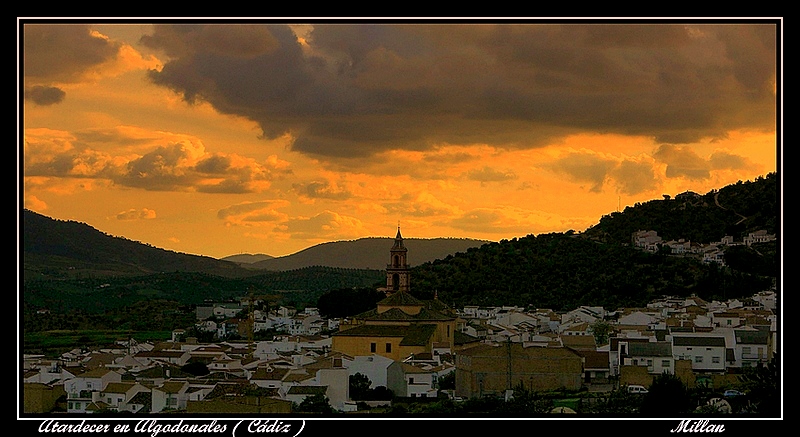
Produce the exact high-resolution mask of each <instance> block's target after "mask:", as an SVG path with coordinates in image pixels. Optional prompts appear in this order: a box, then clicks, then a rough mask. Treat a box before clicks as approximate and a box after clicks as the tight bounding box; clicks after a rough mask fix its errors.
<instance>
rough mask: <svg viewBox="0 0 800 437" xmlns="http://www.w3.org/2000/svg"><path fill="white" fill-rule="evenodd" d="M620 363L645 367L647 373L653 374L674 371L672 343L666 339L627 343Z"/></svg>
mask: <svg viewBox="0 0 800 437" xmlns="http://www.w3.org/2000/svg"><path fill="white" fill-rule="evenodd" d="M621 364H622V365H623V366H638V367H647V373H650V374H654V375H660V374H662V373H675V358H674V357H673V355H672V343H670V342H667V341H649V342H647V343H639V342H636V343H629V344H628V353H627V355H623V356H622V361H621Z"/></svg>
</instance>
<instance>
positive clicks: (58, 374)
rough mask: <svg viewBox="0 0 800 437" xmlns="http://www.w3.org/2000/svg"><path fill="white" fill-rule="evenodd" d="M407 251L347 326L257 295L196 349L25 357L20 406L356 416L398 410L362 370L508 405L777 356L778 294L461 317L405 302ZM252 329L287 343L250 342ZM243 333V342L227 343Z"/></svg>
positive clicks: (210, 320) (218, 313)
mask: <svg viewBox="0 0 800 437" xmlns="http://www.w3.org/2000/svg"><path fill="white" fill-rule="evenodd" d="M406 255H407V251H406V248H405V247H404V244H403V237H402V236H401V234H400V230H399V228H398V231H397V236H396V237H395V243H394V246H392V248H391V249H390V262H389V264H388V265H387V285H386V293H387V297H386V298H385V299H383V300H382V301H380V302H378V304H377V305H376V308H374V309H372V310H369V311H366V312H364V313H362V314H358V315H356V316H353V317H350V318H347V319H343V320H328V319H326V318H323V317H321V316H320V314H319V313H318V312H317V311H316V310H315V309H313V308H308V309H306V310H305V311H302V312H295V311H292V310H291V309H289V308H285V307H280V308H277V309H275V310H272V311H269V312H263V313H262V312H257V311H255V310H251V311H250V314H252V317H248V318H242V317H241V314H242V311H243V310H247V309H248V308H252V299H249V300H248V298H243V299H242V301H241V302H240V303H238V304H230V303H228V304H225V303H220V304H215V305H208V306H201V307H198V308H197V316H198V322H197V328H198V329H202V330H206V331H209V332H213V333H214V334H215V336H216V337H215V338H217V339H218V341H214V342H200V341H198V340H197V338H195V337H188V336H187V335H186V331H184V330H176V331H175V332H174V333H173V336H172V338H171V339H169V340H166V341H163V342H160V343H137V342H136V341H134V340H129V341H125V342H120V343H119V344H118V347H116V348H107V349H101V350H92V351H82V350H79V349H76V350H73V351H71V352H68V353H65V354H63V355H62V356H61V357H59V358H58V359H48V358H46V357H45V356H42V355H26V356H24V360H23V376H22V378H23V387H24V393H23V401H24V411H25V412H26V413H43V412H50V411H53V410H54V408H57V407H58V406H59V404H60V403H61V404H63V405H61V408H63V409H64V411H66V412H68V413H93V412H105V411H117V412H126V413H162V412H169V411H183V412H187V413H290V412H291V411H292V407H293V404H300V403H301V402H303V400H304V399H306V398H307V397H308V396H313V395H317V394H320V395H323V396H325V397H326V398H327V399H328V401H329V403H330V405H331V406H332V407H333V408H334V409H336V410H338V411H342V412H349V411H356V410H358V409H359V404H360V402H366V403H368V404H370V405H379V404H382V403H387V402H391V401H389V400H380V401H376V400H372V401H356V400H354V399H352V396H351V393H350V378H351V377H353V376H355V375H357V374H361V375H363V376H366V377H367V378H368V379H369V381H370V388H372V389H377V388H381V387H382V388H384V389H387V390H389V391H391V393H393V395H394V396H395V397H399V398H432V397H438V396H442V395H447V396H449V397H451V398H454V399H467V398H474V397H487V396H492V397H505V398H508V396H510V395H512V394H513V390H514V388H515V387H518V386H519V385H520V384H522V385H523V386H524V387H526V388H529V389H531V390H541V391H547V390H559V389H566V390H576V391H577V390H589V391H598V392H607V391H611V390H616V389H618V388H619V387H621V386H625V385H642V386H645V387H647V386H649V385H650V384H651V382H652V380H653V378H654V377H656V376H658V375H660V374H662V373H663V372H667V373H672V374H675V375H677V376H679V377H680V378H681V379H682V380H683V381H684V382H685V383H686V384H687V385H688V386H691V387H697V386H701V385H702V386H706V387H709V388H712V389H724V388H727V387H731V386H733V385H735V383H736V381H737V375H738V374H741V373H742V371H743V370H744V369H745V368H746V367H751V366H757V365H759V364H762V363H766V362H768V361H769V360H770V359H771V358H772V356H773V354H774V353H776V352H777V349H778V313H777V302H776V301H777V297H776V292H775V290H767V291H760V292H758V293H756V294H754V295H753V296H752V297H751V298H747V299H733V300H729V301H725V302H719V301H713V302H706V301H703V300H701V299H699V298H696V297H692V298H662V299H658V300H656V301H653V302H651V303H649V304H648V305H647V306H646V307H643V308H622V309H615V310H613V311H610V310H607V309H604V308H602V307H592V306H581V307H579V308H575V309H573V310H572V311H568V312H564V313H558V312H555V311H552V310H549V309H540V308H539V309H533V308H520V307H513V306H502V307H482V306H466V307H464V308H460V309H453V308H450V307H448V306H447V305H445V304H444V303H443V302H441V301H439V300H438V299H437V298H436V297H434V299H432V300H420V299H417V298H415V297H413V296H412V295H411V294H410V293H409V291H410V288H411V278H410V268H409V266H408V263H407V258H406ZM212 316H215V317H212ZM214 320H217V321H214ZM248 320H253V321H255V322H254V323H253V322H249V324H248ZM243 329H250V330H251V331H250V332H251V333H252V332H253V331H258V330H263V329H272V330H275V331H277V332H279V335H277V336H275V337H274V338H273V339H272V340H269V341H254V340H252V336H251V337H250V340H247V341H242V340H241V338H242V335H241V334H242V332H243ZM234 332H235V333H237V334H238V336H237V338H239V339H240V340H237V341H232V340H225V338H226V336H229V335H230V334H231V333H234ZM191 363H202V364H204V365H205V367H206V368H207V370H208V373H206V374H204V375H201V376H197V375H195V374H193V373H190V372H188V371H187V365H189V364H191ZM446 377H448V378H449V377H453V378H454V380H455V384H454V386H455V388H454V389H448V390H442V387H441V386H440V382H441V381H442V380H443V378H446Z"/></svg>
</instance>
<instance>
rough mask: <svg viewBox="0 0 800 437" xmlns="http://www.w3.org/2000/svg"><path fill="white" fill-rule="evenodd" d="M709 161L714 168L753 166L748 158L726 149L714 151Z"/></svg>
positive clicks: (731, 168) (726, 168)
mask: <svg viewBox="0 0 800 437" xmlns="http://www.w3.org/2000/svg"><path fill="white" fill-rule="evenodd" d="M709 163H710V164H711V168H713V169H714V170H740V169H744V168H750V167H752V163H751V162H750V161H749V160H748V159H747V158H745V157H743V156H739V155H734V154H733V153H729V152H726V151H724V150H718V151H716V152H714V153H713V154H712V155H711V158H710V159H709Z"/></svg>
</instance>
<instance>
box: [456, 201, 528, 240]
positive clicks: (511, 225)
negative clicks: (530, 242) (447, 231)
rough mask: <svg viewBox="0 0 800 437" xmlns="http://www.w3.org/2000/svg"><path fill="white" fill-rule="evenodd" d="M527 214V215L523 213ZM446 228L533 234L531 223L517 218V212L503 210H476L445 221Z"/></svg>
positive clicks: (503, 233)
mask: <svg viewBox="0 0 800 437" xmlns="http://www.w3.org/2000/svg"><path fill="white" fill-rule="evenodd" d="M524 214H528V213H524ZM446 224H447V225H448V226H451V227H453V228H455V229H460V230H464V231H468V232H480V233H483V234H498V235H509V234H510V235H527V234H530V233H533V231H534V229H533V222H528V221H527V220H524V219H523V218H521V217H520V216H519V211H511V210H508V209H505V208H476V209H472V210H469V211H466V212H465V213H463V214H462V215H460V216H458V217H456V218H453V219H451V220H448V221H446Z"/></svg>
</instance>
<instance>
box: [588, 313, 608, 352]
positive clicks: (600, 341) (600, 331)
mask: <svg viewBox="0 0 800 437" xmlns="http://www.w3.org/2000/svg"><path fill="white" fill-rule="evenodd" d="M589 332H591V333H592V335H594V342H595V344H597V345H598V346H600V345H604V344H606V343H608V336H609V335H610V334H611V324H610V323H608V322H606V321H605V320H603V319H597V320H595V322H594V323H592V325H591V326H589Z"/></svg>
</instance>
